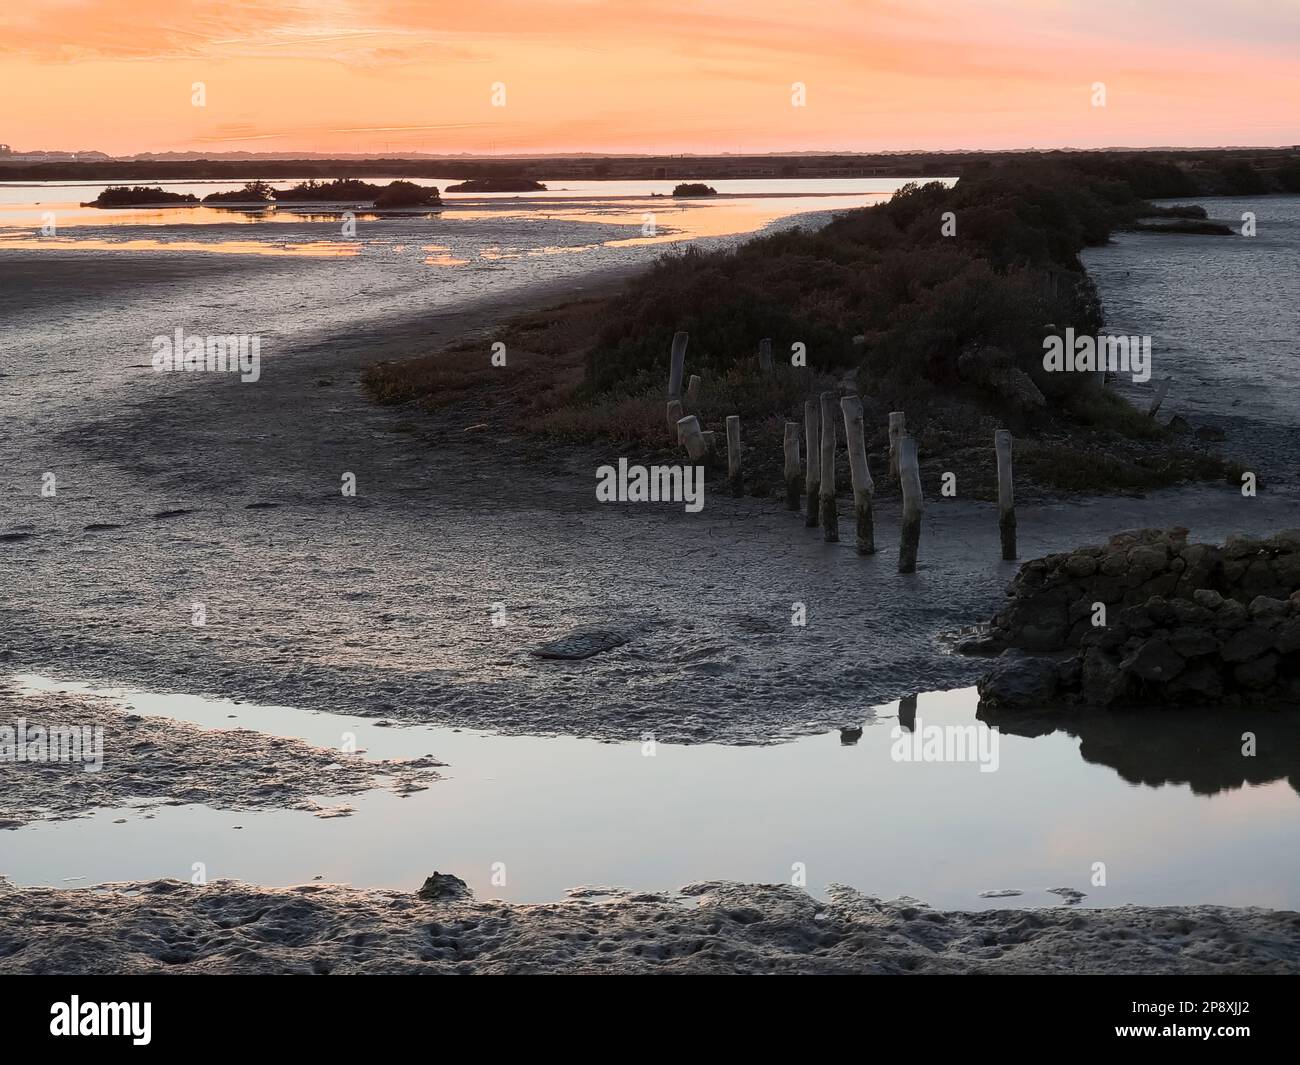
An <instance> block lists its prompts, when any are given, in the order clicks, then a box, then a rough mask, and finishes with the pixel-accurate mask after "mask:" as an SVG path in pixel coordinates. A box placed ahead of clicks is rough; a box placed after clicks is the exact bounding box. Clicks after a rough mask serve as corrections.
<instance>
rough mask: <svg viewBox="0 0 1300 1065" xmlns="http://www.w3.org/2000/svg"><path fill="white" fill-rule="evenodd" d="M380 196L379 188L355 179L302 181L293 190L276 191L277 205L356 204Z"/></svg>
mask: <svg viewBox="0 0 1300 1065" xmlns="http://www.w3.org/2000/svg"><path fill="white" fill-rule="evenodd" d="M377 195H379V186H378V185H372V184H370V182H368V181H358V180H357V179H355V178H337V179H336V180H334V181H315V180H311V181H301V182H299V183H298V184H297V185H295V186H294V187H293V188H291V189H276V190H275V199H276V202H277V203H354V202H359V201H370V200H373V199H374V198H375V197H376V196H377Z"/></svg>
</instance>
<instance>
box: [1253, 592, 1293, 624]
mask: <svg viewBox="0 0 1300 1065" xmlns="http://www.w3.org/2000/svg"><path fill="white" fill-rule="evenodd" d="M1246 609H1247V610H1249V611H1250V616H1251V617H1252V618H1254V619H1255V620H1256V621H1259V622H1263V623H1265V624H1267V623H1268V622H1269V621H1272V620H1278V619H1281V618H1284V617H1286V616H1287V614H1288V613H1289V612H1290V609H1291V604H1289V603H1288V602H1287V601H1286V600H1285V599H1273V598H1270V597H1269V596H1267V595H1257V596H1255V598H1254V599H1252V600H1251V601H1250V606H1248V607H1247V608H1246Z"/></svg>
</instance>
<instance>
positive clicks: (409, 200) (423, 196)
mask: <svg viewBox="0 0 1300 1065" xmlns="http://www.w3.org/2000/svg"><path fill="white" fill-rule="evenodd" d="M441 203H442V198H441V197H440V196H439V195H438V190H437V189H435V188H433V187H432V186H430V185H417V184H415V182H413V181H394V182H391V183H390V184H389V185H388V187H387V188H384V189H381V190H380V192H379V195H378V196H376V197H375V206H376V207H378V208H381V209H382V208H385V207H437V206H438V205H439V204H441Z"/></svg>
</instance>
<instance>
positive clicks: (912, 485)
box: [898, 435, 924, 573]
mask: <svg viewBox="0 0 1300 1065" xmlns="http://www.w3.org/2000/svg"><path fill="white" fill-rule="evenodd" d="M898 479H899V483H900V485H901V486H902V489H903V531H902V539H901V541H900V543H899V547H898V572H899V573H915V572H916V552H917V547H918V546H919V544H920V542H921V511H922V509H923V508H924V503H923V501H922V498H921V466H920V464H919V463H918V462H917V458H916V441H915V440H914V439H913V438H912V437H910V436H906V435H904V436H903V438H902V439H901V440H899V442H898Z"/></svg>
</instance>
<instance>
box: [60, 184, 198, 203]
mask: <svg viewBox="0 0 1300 1065" xmlns="http://www.w3.org/2000/svg"><path fill="white" fill-rule="evenodd" d="M198 202H199V198H198V197H197V196H194V195H192V194H190V193H187V192H167V191H165V190H163V189H161V188H159V187H158V186H156V185H129V186H128V185H110V186H109V187H108V188H106V189H105V190H104V191H103V192H101V193H100V194H99V195H98V196H96V197H95V199H93V200H91V201H90V202H89V203H83V204H82V205H81V206H82V207H159V206H166V207H197V206H198Z"/></svg>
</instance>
